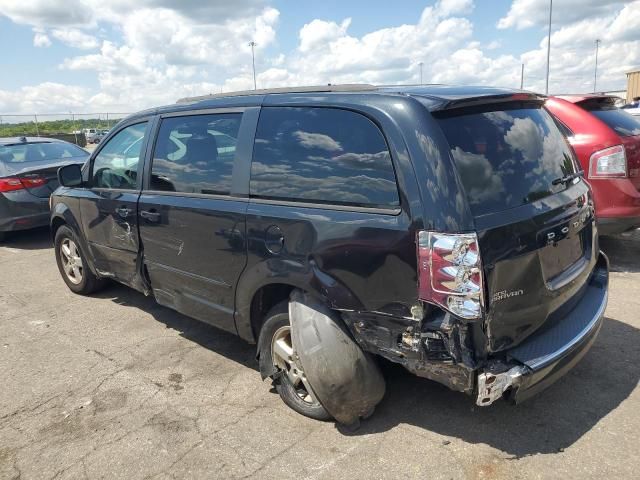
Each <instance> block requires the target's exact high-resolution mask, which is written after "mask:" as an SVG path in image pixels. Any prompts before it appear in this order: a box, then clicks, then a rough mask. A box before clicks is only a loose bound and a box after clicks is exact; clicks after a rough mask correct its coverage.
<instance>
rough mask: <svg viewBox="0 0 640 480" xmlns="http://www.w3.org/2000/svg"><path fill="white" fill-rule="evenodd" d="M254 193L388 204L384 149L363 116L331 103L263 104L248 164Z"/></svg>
mask: <svg viewBox="0 0 640 480" xmlns="http://www.w3.org/2000/svg"><path fill="white" fill-rule="evenodd" d="M250 191H251V195H252V196H254V197H261V198H269V199H282V200H293V201H304V202H313V203H333V204H342V205H354V206H369V207H371V206H374V207H389V206H391V207H393V206H398V205H399V204H400V202H399V198H398V190H397V187H396V179H395V174H394V171H393V165H392V163H391V156H390V154H389V149H388V148H387V144H386V142H385V140H384V137H383V136H382V133H381V132H380V130H379V129H378V127H377V126H376V125H375V124H374V123H373V122H372V121H371V120H369V119H368V118H366V117H365V116H363V115H360V114H358V113H355V112H351V111H348V110H340V109H335V108H297V107H295V108H294V107H272V108H268V107H267V108H263V110H262V112H261V113H260V120H259V122H258V128H257V132H256V140H255V146H254V154H253V163H252V165H251V184H250Z"/></svg>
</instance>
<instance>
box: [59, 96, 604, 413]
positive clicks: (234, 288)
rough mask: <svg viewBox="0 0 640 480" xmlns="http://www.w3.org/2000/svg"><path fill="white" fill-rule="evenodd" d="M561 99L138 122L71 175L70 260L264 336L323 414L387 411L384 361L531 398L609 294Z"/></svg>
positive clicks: (62, 240)
mask: <svg viewBox="0 0 640 480" xmlns="http://www.w3.org/2000/svg"><path fill="white" fill-rule="evenodd" d="M544 100H545V99H544V97H540V96H537V95H535V94H529V93H522V92H515V91H511V90H504V89H495V88H487V87H468V88H463V87H445V86H429V87H404V88H400V87H398V88H377V87H373V86H329V87H317V88H315V87H308V88H301V89H290V90H275V91H256V92H244V93H238V94H235V95H229V94H227V96H217V95H214V96H209V97H202V98H199V99H187V100H184V101H183V102H182V103H179V104H176V105H171V106H168V107H163V108H159V109H155V110H147V111H145V112H141V113H139V114H135V115H133V116H130V117H129V118H127V119H125V120H124V121H122V122H121V123H120V124H119V125H118V126H117V127H115V128H114V129H113V131H112V133H111V134H110V136H109V137H108V138H107V139H105V140H104V142H103V143H102V144H101V145H100V146H99V147H98V149H96V151H95V152H94V153H93V154H92V156H91V160H90V162H88V164H87V165H86V167H85V169H84V170H83V171H81V169H80V168H79V167H77V166H69V167H64V168H62V169H61V170H60V172H59V175H60V178H61V183H62V185H63V186H62V187H61V188H59V189H58V190H57V191H56V192H55V194H54V196H53V202H52V216H51V228H52V234H53V236H54V242H55V255H56V260H57V262H58V267H59V270H60V273H61V275H62V278H63V279H64V281H65V282H66V284H67V285H68V287H69V288H70V289H71V290H72V291H74V292H76V293H79V294H83V295H86V294H90V293H92V292H94V291H96V290H97V289H98V288H99V287H101V286H102V285H103V282H104V280H105V279H115V280H117V281H118V282H121V283H123V284H125V285H129V286H131V287H133V288H135V289H137V290H139V291H141V292H144V293H148V294H152V295H153V296H154V297H155V299H156V300H157V301H158V303H160V304H162V305H165V306H167V307H170V308H172V309H175V310H177V311H179V312H182V313H184V314H186V315H189V316H191V317H193V318H196V319H199V320H202V321H204V322H207V323H210V324H212V325H215V326H216V327H219V328H221V329H223V330H226V331H229V332H232V333H234V334H237V335H239V336H240V337H242V338H243V339H245V340H246V341H248V342H251V343H255V344H257V355H258V358H259V365H260V372H261V374H262V377H263V378H267V377H269V378H271V379H272V381H273V382H274V384H275V387H276V389H277V391H278V392H279V394H280V396H281V397H282V399H283V400H284V402H285V403H286V404H287V405H289V406H290V407H292V408H293V409H294V410H296V411H298V412H300V413H302V414H304V415H308V416H310V417H313V418H319V419H325V418H329V417H333V418H334V419H336V420H337V421H338V422H341V423H344V424H354V423H357V422H358V421H359V418H360V417H366V416H368V415H370V414H371V413H372V412H373V409H374V407H375V405H376V404H377V403H378V402H379V401H380V399H381V398H382V396H383V394H384V389H385V386H384V379H383V377H382V375H381V373H380V371H379V369H378V366H377V363H376V361H375V356H380V357H384V358H386V359H388V360H390V361H392V362H396V363H399V364H401V365H403V366H404V367H406V368H407V369H408V370H409V371H411V372H413V373H414V374H416V375H418V376H421V377H426V378H429V379H432V380H435V381H438V382H440V383H442V384H444V385H446V386H448V387H449V388H451V389H453V390H456V391H460V392H464V393H467V394H469V395H472V396H473V397H474V398H475V401H476V403H477V404H478V405H482V406H485V405H489V404H491V403H492V402H494V401H495V400H497V399H500V398H501V397H507V398H508V399H510V400H514V401H516V402H518V401H522V400H524V399H526V398H528V397H530V396H531V395H533V394H535V393H537V392H538V391H540V390H542V389H543V388H545V387H546V386H548V385H549V384H551V383H552V382H554V381H555V380H557V379H558V378H559V377H560V376H562V375H563V374H564V373H565V372H566V371H568V370H569V369H570V368H571V367H572V366H573V365H575V364H576V363H577V362H578V361H579V360H580V358H581V357H582V356H583V355H584V354H585V353H586V351H587V350H588V349H589V347H590V346H591V344H592V343H593V342H594V339H595V338H596V335H597V333H598V331H599V329H600V326H601V323H602V317H603V312H604V309H605V306H606V303H607V291H608V267H607V260H606V258H605V256H604V255H603V254H602V253H601V252H600V251H599V248H598V236H597V232H596V229H595V226H594V215H593V203H592V196H591V191H590V188H589V185H588V184H587V183H586V182H585V181H583V179H582V178H581V177H580V175H579V171H578V167H577V163H576V160H575V158H574V154H573V152H572V151H571V149H570V147H569V145H568V143H567V142H566V140H565V139H564V137H563V136H562V134H561V133H560V131H559V130H558V127H557V126H556V124H555V123H554V121H553V119H552V118H551V116H550V115H549V113H548V112H547V111H546V109H545V108H544V106H543V105H544ZM229 138H230V139H233V141H229V140H228V139H229ZM223 139H224V146H222V145H221V140H223Z"/></svg>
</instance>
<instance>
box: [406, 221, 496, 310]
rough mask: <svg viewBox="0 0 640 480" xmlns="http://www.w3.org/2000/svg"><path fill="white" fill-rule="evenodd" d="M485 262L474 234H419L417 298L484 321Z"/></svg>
mask: <svg viewBox="0 0 640 480" xmlns="http://www.w3.org/2000/svg"><path fill="white" fill-rule="evenodd" d="M482 277H483V275H482V262H481V259H480V250H479V248H478V237H477V236H476V234H475V233H462V234H448V233H436V232H427V231H421V232H419V233H418V296H419V298H420V300H422V301H425V302H429V303H433V304H435V305H439V306H441V307H443V308H445V309H447V310H448V311H450V312H451V313H453V314H454V315H457V316H459V317H462V318H466V319H479V318H482V315H483V310H484V288H483V282H482Z"/></svg>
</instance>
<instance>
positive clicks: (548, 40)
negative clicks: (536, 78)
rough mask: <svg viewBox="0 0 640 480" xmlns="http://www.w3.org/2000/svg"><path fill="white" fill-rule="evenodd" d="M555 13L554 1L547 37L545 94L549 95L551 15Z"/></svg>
mask: <svg viewBox="0 0 640 480" xmlns="http://www.w3.org/2000/svg"><path fill="white" fill-rule="evenodd" d="M552 13H553V0H549V36H548V37H547V86H546V88H545V90H544V92H545V93H546V94H547V95H549V60H550V59H551V15H552Z"/></svg>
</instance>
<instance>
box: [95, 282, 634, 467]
mask: <svg viewBox="0 0 640 480" xmlns="http://www.w3.org/2000/svg"><path fill="white" fill-rule="evenodd" d="M96 296H98V297H101V298H107V299H111V300H112V301H113V302H115V303H118V304H120V305H126V306H133V307H136V308H140V309H141V310H144V311H145V312H148V313H150V314H151V315H153V317H154V318H155V319H156V320H158V321H159V322H162V323H164V324H165V325H166V326H167V327H168V328H172V329H174V330H177V331H179V332H180V335H181V336H183V337H184V338H186V339H188V340H190V341H192V342H195V343H197V344H199V345H201V346H203V347H204V348H208V349H210V350H212V351H214V352H216V353H219V354H221V355H224V356H225V357H226V358H228V359H229V360H232V361H234V362H236V363H238V364H241V365H244V366H246V367H249V368H251V369H254V370H257V369H258V365H257V362H256V360H255V346H254V345H249V344H247V343H246V342H244V341H243V340H241V339H240V338H238V337H237V336H235V335H233V334H230V333H227V332H224V331H222V330H219V329H217V328H215V327H212V326H209V325H206V324H204V323H202V322H199V321H197V320H193V319H191V318H189V317H186V316H184V315H181V314H179V313H177V312H174V311H173V310H170V309H168V308H165V307H162V306H160V305H158V304H157V303H156V302H155V300H154V299H153V298H152V297H145V296H144V295H142V294H140V293H138V292H136V291H134V290H131V289H129V288H127V287H123V286H119V285H113V286H112V287H109V288H107V289H105V290H103V291H102V292H100V293H98V294H96ZM638 344H640V330H638V329H636V328H634V327H632V326H630V325H628V324H626V323H623V322H620V321H618V320H615V319H612V318H607V319H605V321H604V324H603V326H602V329H601V331H600V335H599V336H598V339H597V340H596V343H595V344H594V346H593V347H592V348H591V350H590V351H589V352H588V354H587V355H586V356H585V358H583V359H582V361H581V362H580V363H579V364H578V365H577V366H576V367H575V368H574V369H573V370H572V371H570V372H569V373H568V374H567V375H566V376H564V377H563V378H562V379H561V380H559V381H558V382H557V383H555V384H554V385H552V386H551V387H549V388H548V389H547V390H545V391H543V392H542V393H540V394H539V395H537V396H536V397H534V398H532V399H531V400H529V401H527V402H525V403H523V404H521V405H517V406H514V405H511V404H508V403H506V402H504V401H498V402H496V403H495V404H493V405H492V406H490V407H483V408H481V407H477V406H476V405H475V403H474V401H473V399H472V398H471V397H468V396H466V395H464V394H462V393H458V392H452V391H450V390H448V389H447V388H446V387H444V386H442V385H440V384H437V383H435V382H431V381H429V380H426V379H421V378H418V377H415V376H413V375H412V374H410V373H409V372H407V371H406V370H404V368H402V367H401V366H399V365H394V364H391V363H384V364H383V371H384V375H385V378H386V381H387V392H386V396H385V398H384V400H383V401H382V403H381V404H380V405H378V407H377V409H376V412H375V414H374V415H373V416H372V417H371V418H370V419H368V420H366V421H363V422H362V426H361V428H360V429H359V430H356V431H355V432H348V431H346V430H344V429H342V428H341V427H338V428H339V430H340V431H342V432H343V433H344V434H345V435H369V434H372V433H377V432H384V431H387V430H390V429H392V428H394V427H396V426H398V425H402V424H405V425H412V426H415V427H418V428H420V429H425V430H429V431H431V432H435V433H438V434H440V435H442V436H444V437H450V438H451V437H453V438H457V439H460V440H462V441H464V442H467V443H472V444H476V443H484V444H487V445H489V446H491V447H493V448H497V449H499V450H502V451H503V452H505V453H507V454H508V455H512V456H513V457H522V456H527V455H535V454H539V453H542V454H545V453H556V452H559V451H562V450H563V449H566V448H568V447H570V446H571V445H573V444H574V443H575V442H576V441H577V440H579V439H580V438H581V437H582V436H583V435H584V434H585V433H586V432H588V431H589V430H591V429H592V428H593V427H594V426H595V425H596V424H597V423H598V422H599V421H600V420H601V419H602V418H604V417H605V416H606V415H608V414H609V413H610V412H612V411H613V410H615V409H616V408H617V407H618V405H620V403H621V402H622V401H623V400H624V399H626V398H627V397H628V396H629V395H630V394H631V392H632V391H633V390H634V389H635V388H636V387H637V386H638V381H639V379H640V369H638V368H637V365H638V364H640V350H638V348H637V345H638ZM259 381H260V379H259V376H258V375H256V382H259ZM274 392H275V391H274ZM283 408H285V407H284V406H283ZM447 441H448V440H447V439H446V438H445V439H443V442H444V443H443V445H446V444H447Z"/></svg>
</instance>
